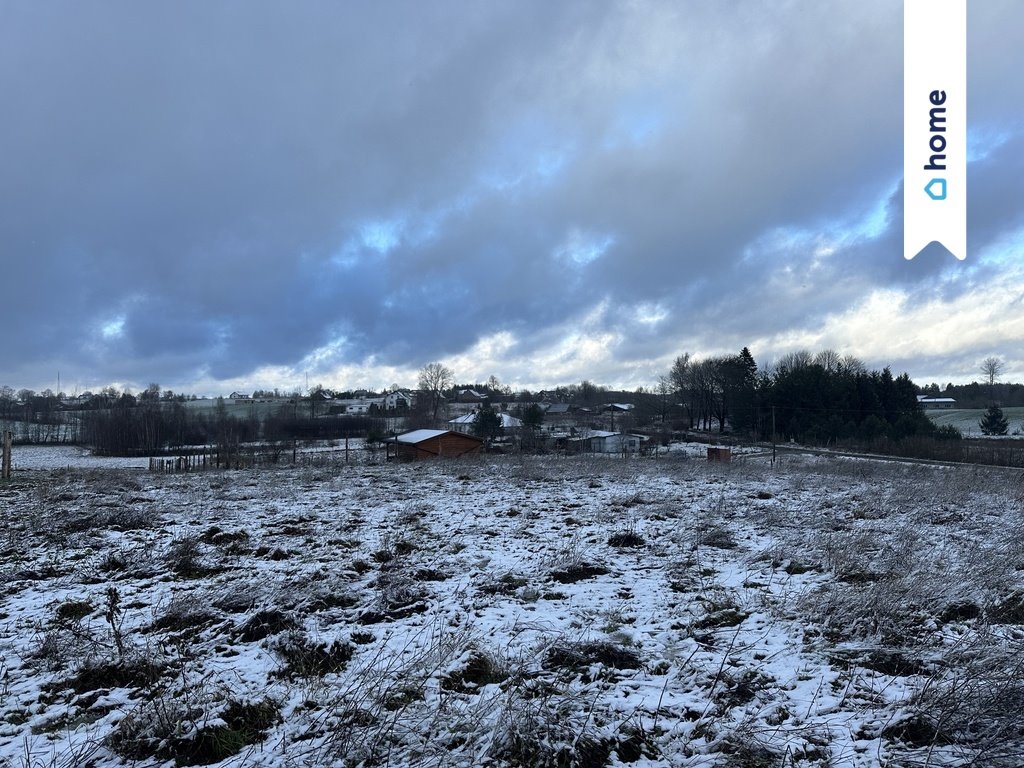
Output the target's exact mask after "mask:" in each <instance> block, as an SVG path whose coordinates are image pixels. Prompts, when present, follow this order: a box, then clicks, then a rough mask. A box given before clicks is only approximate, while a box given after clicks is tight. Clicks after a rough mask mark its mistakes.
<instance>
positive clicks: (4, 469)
mask: <svg viewBox="0 0 1024 768" xmlns="http://www.w3.org/2000/svg"><path fill="white" fill-rule="evenodd" d="M13 438H14V433H12V432H9V431H7V430H4V447H3V460H2V462H0V480H10V479H11V440H12V439H13Z"/></svg>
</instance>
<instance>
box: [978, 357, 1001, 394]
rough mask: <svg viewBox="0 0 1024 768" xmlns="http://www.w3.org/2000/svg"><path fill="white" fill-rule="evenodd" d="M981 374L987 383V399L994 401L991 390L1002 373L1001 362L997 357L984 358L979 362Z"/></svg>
mask: <svg viewBox="0 0 1024 768" xmlns="http://www.w3.org/2000/svg"><path fill="white" fill-rule="evenodd" d="M981 372H982V374H983V375H984V376H985V380H986V381H987V382H988V398H989V400H994V399H995V396H994V394H993V390H994V388H995V385H996V379H998V378H999V377H1000V376H1001V375H1002V373H1003V361H1002V360H1000V359H999V358H998V357H986V358H985V359H984V360H982V361H981Z"/></svg>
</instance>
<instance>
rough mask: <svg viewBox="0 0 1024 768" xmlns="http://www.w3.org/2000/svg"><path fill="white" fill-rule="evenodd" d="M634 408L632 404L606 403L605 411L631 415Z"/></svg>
mask: <svg viewBox="0 0 1024 768" xmlns="http://www.w3.org/2000/svg"><path fill="white" fill-rule="evenodd" d="M633 408H634V406H633V404H632V403H606V404H605V406H604V411H605V412H606V413H607V412H608V411H613V412H615V413H629V412H630V411H632V410H633Z"/></svg>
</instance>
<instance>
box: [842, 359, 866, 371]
mask: <svg viewBox="0 0 1024 768" xmlns="http://www.w3.org/2000/svg"><path fill="white" fill-rule="evenodd" d="M843 368H844V369H845V370H846V371H847V372H848V373H852V374H854V375H856V374H858V373H867V372H868V367H867V366H866V365H864V361H863V360H861V359H860V358H859V357H857V356H856V355H849V354H847V355H843Z"/></svg>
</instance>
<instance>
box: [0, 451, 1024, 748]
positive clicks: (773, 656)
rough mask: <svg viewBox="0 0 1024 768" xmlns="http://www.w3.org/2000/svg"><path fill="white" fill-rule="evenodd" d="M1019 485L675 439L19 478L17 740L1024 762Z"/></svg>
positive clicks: (8, 590) (32, 743) (2, 571)
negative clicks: (494, 454) (721, 451)
mask: <svg viewBox="0 0 1024 768" xmlns="http://www.w3.org/2000/svg"><path fill="white" fill-rule="evenodd" d="M1020 482H1021V481H1020V473H1019V472H1009V471H997V470H985V469H980V468H966V469H960V468H956V469H953V468H933V467H927V466H918V465H899V464H892V463H882V462H872V461H851V460H843V459H814V458H791V457H786V458H784V459H783V460H782V461H780V462H778V463H777V464H776V466H775V468H774V469H772V468H770V467H769V466H768V465H767V464H766V463H765V462H764V460H762V459H756V458H750V459H746V460H744V461H738V462H734V463H733V464H732V465H724V466H722V465H709V464H708V463H707V462H704V461H698V460H692V459H690V460H685V459H682V458H678V457H675V456H673V457H669V458H662V459H660V460H630V461H623V460H621V459H601V458H585V457H577V458H559V459H552V458H545V459H541V458H538V459H529V458H519V457H512V456H509V457H499V458H497V459H494V458H483V459H480V460H473V461H462V462H452V463H441V462H436V463H426V462H424V463H418V464H403V465H383V464H361V465H351V466H345V465H339V466H338V467H336V468H326V467H320V468H316V467H298V468H296V467H284V468H281V469H271V470H264V471H236V472H207V473H203V474H193V475H176V476H175V475H157V474H149V473H146V472H138V471H131V472H129V471H121V470H96V469H85V470H77V471H53V472H51V473H30V474H29V475H22V476H19V477H17V478H16V480H15V482H14V483H11V484H7V485H0V508H2V510H3V514H4V521H5V527H4V528H3V535H2V538H0V585H2V588H3V590H4V592H3V595H4V597H3V601H2V603H0V659H2V661H0V765H9V766H12V768H14V767H16V768H36V766H39V767H40V768H42V767H45V766H95V767H96V768H108V767H112V766H120V765H133V766H157V765H168V766H170V765H175V764H177V765H198V764H217V765H223V766H295V767H298V766H381V765H390V766H406V765H409V766H412V765H415V766H615V765H623V764H625V765H635V766H715V765H721V766H783V765H785V766H812V765H819V766H826V765H828V766H881V765H890V766H910V765H932V766H940V765H969V764H970V765H978V766H1000V765H1005V766H1011V765H1012V766H1016V765H1020V764H1022V763H1024V737H1022V730H1024V723H1022V722H1021V718H1020V712H1021V711H1022V707H1024V675H1022V674H1021V665H1022V664H1024V661H1022V660H1024V655H1022V651H1024V648H1022V644H1024V628H1022V626H1021V625H1022V623H1024V589H1022V588H1024V526H1022V522H1024V521H1022V519H1021V508H1020V499H1021V484H1020ZM972 761H973V762H972Z"/></svg>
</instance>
